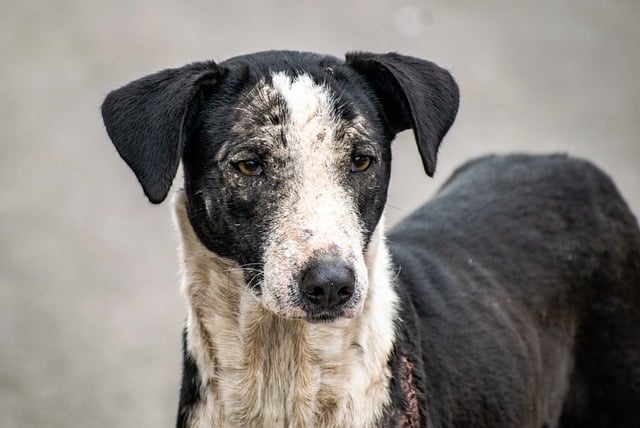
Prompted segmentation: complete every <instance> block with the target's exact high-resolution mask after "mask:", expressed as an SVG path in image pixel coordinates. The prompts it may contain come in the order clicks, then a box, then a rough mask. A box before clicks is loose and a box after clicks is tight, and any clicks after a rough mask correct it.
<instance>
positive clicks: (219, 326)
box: [103, 52, 640, 427]
mask: <svg viewBox="0 0 640 428" xmlns="http://www.w3.org/2000/svg"><path fill="white" fill-rule="evenodd" d="M457 99H458V95H457V87H456V85H455V82H454V81H453V79H452V78H451V76H450V75H449V74H448V73H447V72H446V71H444V70H442V69H440V68H439V67H437V66H435V65H434V64H432V63H429V62H427V61H423V60H419V59H416V58H410V57H404V56H400V55H396V54H386V55H376V54H352V55H349V56H347V60H346V61H340V60H338V59H336V58H332V57H324V56H319V55H314V54H303V53H295V52H267V53H261V54H254V55H248V56H243V57H237V58H233V59H231V60H228V61H226V62H224V63H221V64H220V65H217V64H214V63H211V62H209V63H199V64H193V65H189V66H186V67H183V68H181V69H174V70H165V71H163V72H160V73H157V74H155V75H152V76H148V77H145V78H143V79H140V80H138V81H135V82H132V83H131V84H130V85H127V86H125V87H123V88H121V89H119V90H116V91H114V92H112V93H111V94H110V95H109V96H108V97H107V100H106V101H105V103H104V105H103V116H104V118H105V124H106V126H107V130H108V131H109V135H110V136H111V138H112V140H113V141H114V144H115V145H116V147H117V148H118V151H119V152H120V154H121V156H122V157H123V158H124V159H125V161H126V162H127V163H128V164H129V165H130V166H131V168H132V169H133V170H134V172H135V173H136V175H137V176H138V179H139V180H140V182H141V184H142V186H143V188H144V190H145V193H146V194H147V196H148V197H149V199H150V200H151V201H153V202H156V203H157V202H161V201H162V200H163V199H164V198H165V197H166V195H167V192H168V190H169V187H170V185H171V181H172V179H173V176H174V175H175V173H176V170H177V167H178V163H179V162H180V160H181V159H182V162H183V165H184V173H185V189H184V190H183V191H180V192H179V193H178V195H177V197H176V199H175V213H176V222H177V224H178V226H179V229H180V232H181V236H182V243H181V260H182V263H183V266H182V267H183V277H184V282H183V291H184V294H185V296H186V297H187V300H188V302H189V314H188V319H187V326H186V329H185V338H184V372H183V385H182V391H181V397H180V407H179V412H178V426H179V427H207V426H220V427H227V426H256V427H259V426H265V427H266V426H268V427H277V426H291V427H298V426H299V427H310V426H326V427H345V426H350V427H374V426H393V427H395V426H399V427H415V426H433V427H437V426H461V427H467V426H473V427H482V426H485V427H513V426H523V427H543V426H546V427H555V426H638V425H639V424H640V332H639V331H638V330H637V327H638V326H640V232H639V231H638V226H637V223H636V220H635V219H634V217H633V215H632V214H631V213H630V212H629V210H628V208H627V206H626V204H625V203H624V201H623V200H622V199H621V197H620V196H619V195H618V193H617V191H616V189H615V187H614V185H613V184H612V183H611V181H610V180H609V179H608V178H607V177H606V176H605V175H604V174H602V173H601V172H599V171H598V170H597V169H596V168H595V167H593V166H591V165H590V164H588V163H586V162H583V161H578V160H574V159H571V158H568V157H565V156H547V157H544V156H510V157H491V158H484V159H481V160H477V161H474V162H472V163H469V164H467V165H466V166H464V167H462V168H461V169H460V170H459V171H458V172H457V173H456V174H454V176H453V177H452V178H451V179H450V180H449V182H448V183H447V184H446V185H445V186H444V187H443V189H441V191H440V192H439V193H438V194H437V195H436V197H435V198H434V199H433V201H431V202H430V203H429V204H427V205H425V206H424V207H423V208H421V209H419V210H418V211H416V212H415V213H414V214H412V215H411V216H409V217H408V218H407V219H406V220H404V221H403V222H402V223H400V224H399V225H398V226H397V227H396V228H395V229H394V230H393V231H392V232H391V233H390V234H389V235H388V237H385V231H384V225H383V221H382V213H383V209H384V204H385V201H386V191H387V185H388V180H389V173H390V172H389V168H390V166H389V162H390V157H391V156H390V143H391V140H392V139H393V138H394V136H395V134H396V133H397V132H399V131H401V130H403V129H407V128H413V130H414V134H415V136H416V140H417V143H418V147H419V149H420V153H421V155H422V159H423V162H424V166H425V170H426V171H427V173H428V174H432V173H433V170H434V168H435V160H436V153H437V148H438V145H439V143H440V141H441V139H442V138H443V137H444V135H445V133H446V132H447V130H448V128H449V126H450V125H451V123H452V122H453V119H454V117H455V113H456V110H457Z"/></svg>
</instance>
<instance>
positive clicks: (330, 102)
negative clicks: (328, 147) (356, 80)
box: [232, 69, 379, 143]
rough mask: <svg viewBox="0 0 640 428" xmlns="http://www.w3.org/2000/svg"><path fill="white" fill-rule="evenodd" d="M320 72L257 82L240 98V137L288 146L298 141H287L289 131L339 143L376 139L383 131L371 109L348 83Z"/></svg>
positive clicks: (276, 74) (236, 124)
mask: <svg viewBox="0 0 640 428" xmlns="http://www.w3.org/2000/svg"><path fill="white" fill-rule="evenodd" d="M314 71H315V72H310V71H305V70H295V71H293V70H291V69H288V70H275V71H273V70H272V71H269V72H268V73H265V74H262V75H260V76H259V77H257V78H256V79H255V80H254V82H253V83H252V84H251V85H248V86H247V87H246V88H245V89H244V90H243V91H242V93H241V94H240V96H239V98H238V101H237V104H236V106H235V108H234V110H235V114H234V119H233V120H232V123H233V130H234V131H235V132H234V133H235V134H236V135H238V136H242V137H243V138H245V139H251V138H252V137H255V138H264V137H268V138H269V139H271V140H279V141H281V142H283V143H288V142H292V141H286V137H287V131H289V132H291V131H296V130H297V131H303V130H304V131H306V132H305V135H312V136H313V137H317V138H318V139H319V140H323V139H324V137H332V138H331V140H332V141H334V142H335V141H337V140H344V139H345V137H351V138H361V139H365V140H369V139H373V134H374V133H375V132H376V131H378V130H379V128H378V126H377V125H376V124H375V123H374V122H376V117H375V112H374V111H372V109H371V108H370V106H367V105H366V103H362V102H361V100H359V99H357V97H354V96H352V95H351V94H350V91H349V88H348V85H345V84H344V82H336V81H335V80H333V79H332V78H331V75H330V74H329V73H330V71H326V73H327V75H322V74H319V73H318V71H317V70H314ZM345 86H347V87H345ZM355 90H356V89H354V91H355ZM358 95H359V94H358ZM289 137H291V135H289ZM347 139H349V138H347Z"/></svg>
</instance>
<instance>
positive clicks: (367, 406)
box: [174, 192, 397, 428]
mask: <svg viewBox="0 0 640 428" xmlns="http://www.w3.org/2000/svg"><path fill="white" fill-rule="evenodd" d="M174 203H175V219H176V223H177V225H178V228H179V230H180V234H181V237H182V239H181V248H180V256H181V260H182V263H183V264H182V271H183V285H182V289H183V292H184V294H185V297H186V299H187V301H188V304H189V316H188V319H187V350H188V352H190V353H191V355H192V356H193V358H194V359H195V361H196V365H197V367H198V370H199V372H200V375H201V378H202V382H203V385H202V388H201V391H200V392H201V402H200V403H199V404H198V405H197V406H196V408H195V409H194V410H193V411H192V413H191V416H190V417H189V421H188V425H189V426H191V427H202V428H204V427H315V426H322V427H336V428H337V427H347V426H348V427H356V428H358V427H363V428H364V427H373V426H375V425H376V423H377V421H378V419H379V418H380V417H381V416H382V411H383V409H384V406H385V405H386V404H388V403H389V400H390V398H389V391H388V385H389V379H390V372H389V369H388V367H387V361H388V358H389V355H390V352H391V350H392V348H393V342H394V329H393V320H394V318H395V316H396V304H397V296H396V293H395V292H394V290H393V286H392V282H391V281H392V280H391V272H390V259H389V254H388V251H387V248H386V245H385V243H384V238H383V234H382V229H383V226H382V222H381V224H379V225H378V227H377V229H376V231H375V233H374V236H373V237H372V241H371V244H370V246H369V250H368V251H367V253H366V254H365V255H364V257H363V264H364V270H365V272H368V275H367V281H368V283H369V285H370V290H369V293H368V295H367V298H366V301H364V303H363V309H362V312H361V314H360V315H359V316H357V317H355V318H353V319H341V320H338V321H336V322H333V323H330V324H309V323H307V322H305V321H299V320H292V319H286V318H282V317H279V316H277V315H275V314H274V313H273V312H271V311H269V310H267V309H265V308H264V306H263V305H262V304H261V303H260V302H259V301H258V300H257V298H256V297H255V296H254V295H253V294H252V293H251V292H250V291H249V289H248V288H247V287H246V284H244V280H243V276H242V272H241V270H240V269H239V267H238V266H237V264H235V263H234V262H232V261H230V260H227V259H223V258H221V257H219V256H217V255H216V254H213V253H211V252H210V251H208V250H207V249H206V248H205V247H204V246H203V245H202V244H201V243H200V241H199V240H198V239H197V237H196V236H195V233H194V231H193V229H192V227H191V224H190V223H189V220H188V218H187V214H186V209H185V200H184V194H183V193H182V192H180V193H179V194H178V195H177V197H176V199H175V201H174Z"/></svg>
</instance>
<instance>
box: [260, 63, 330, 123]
mask: <svg viewBox="0 0 640 428" xmlns="http://www.w3.org/2000/svg"><path fill="white" fill-rule="evenodd" d="M272 82H273V88H274V89H275V90H276V91H278V92H279V93H280V94H281V95H282V97H283V98H284V100H285V102H286V103H287V107H288V113H289V117H288V118H289V120H290V122H291V124H292V125H297V126H304V125H305V124H307V123H309V122H310V121H312V120H313V119H324V120H326V121H331V122H333V117H332V113H331V112H332V97H331V94H330V93H329V91H328V89H327V87H326V86H324V85H319V84H317V83H315V82H314V81H313V79H312V78H311V76H309V75H308V74H301V75H299V76H296V77H293V78H292V77H291V76H287V75H286V74H285V73H283V72H278V73H274V74H273V75H272Z"/></svg>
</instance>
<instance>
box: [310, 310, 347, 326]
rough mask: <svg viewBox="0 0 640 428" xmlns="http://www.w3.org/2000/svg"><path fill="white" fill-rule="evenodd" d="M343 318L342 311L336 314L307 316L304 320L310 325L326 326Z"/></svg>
mask: <svg viewBox="0 0 640 428" xmlns="http://www.w3.org/2000/svg"><path fill="white" fill-rule="evenodd" d="M343 318H345V317H344V315H343V313H342V311H340V312H338V313H326V312H324V313H320V314H309V315H308V316H307V317H306V320H307V321H308V322H310V323H312V324H326V323H330V322H332V321H336V320H338V319H343Z"/></svg>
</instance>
